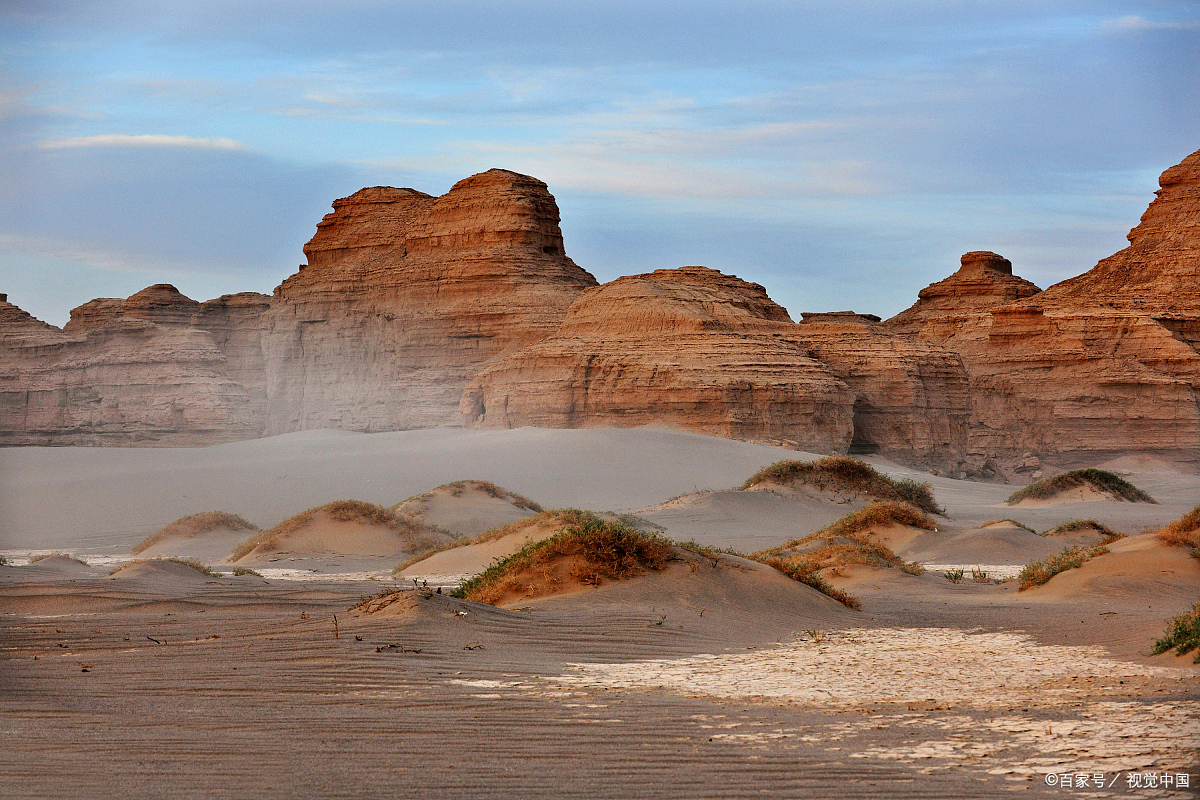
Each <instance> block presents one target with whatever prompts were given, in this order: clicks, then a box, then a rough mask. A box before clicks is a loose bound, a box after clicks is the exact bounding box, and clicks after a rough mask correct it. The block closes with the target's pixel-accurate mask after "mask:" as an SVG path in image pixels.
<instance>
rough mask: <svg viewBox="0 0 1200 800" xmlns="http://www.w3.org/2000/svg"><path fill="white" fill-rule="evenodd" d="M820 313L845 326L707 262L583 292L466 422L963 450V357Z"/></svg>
mask: <svg viewBox="0 0 1200 800" xmlns="http://www.w3.org/2000/svg"><path fill="white" fill-rule="evenodd" d="M815 316H816V317H818V318H830V317H832V318H833V319H835V320H836V321H835V322H829V323H826V322H817V323H805V324H803V325H795V324H793V323H792V321H791V318H790V317H789V316H788V314H787V312H786V311H785V310H784V309H783V308H782V307H781V306H779V305H777V304H776V303H775V302H774V301H772V300H771V299H770V298H769V297H768V296H767V294H766V292H765V291H764V290H763V287H761V286H759V285H758V284H752V283H746V282H745V281H742V280H739V279H738V278H735V277H732V276H729V275H723V274H721V273H719V272H716V271H715V270H710V269H706V268H704V267H684V268H681V269H673V270H657V271H655V272H652V273H649V274H646V275H635V276H630V277H625V278H619V279H617V280H615V281H613V282H612V283H608V284H605V285H603V286H600V287H598V288H595V289H590V290H588V291H587V292H585V293H584V294H583V295H582V296H581V297H580V298H579V299H578V300H577V301H576V302H575V303H574V304H573V305H572V306H571V308H570V310H569V311H568V312H567V316H566V318H565V319H564V320H563V324H562V325H561V326H560V327H559V329H558V331H557V333H555V335H554V336H552V337H551V338H549V339H546V340H543V341H541V342H538V343H536V344H533V345H530V346H529V347H527V348H525V349H523V350H520V351H518V352H516V353H513V354H512V355H509V356H507V357H505V358H502V359H500V360H498V361H496V362H493V363H492V364H490V365H489V366H488V367H486V368H485V369H484V370H483V371H482V372H481V373H480V374H479V375H477V376H476V377H475V379H474V380H473V381H472V383H471V385H470V386H468V388H467V390H466V392H465V393H464V395H463V401H462V412H463V417H464V419H465V420H466V423H467V424H468V425H470V426H474V427H517V426H521V425H537V426H542V427H606V426H621V427H632V426H639V425H656V426H662V427H675V428H683V429H686V430H693V431H697V432H701V433H708V434H713V435H718V436H728V437H731V438H737V439H746V440H752V441H772V442H780V443H785V444H789V445H793V446H797V447H801V448H805V449H810V450H817V451H820V452H842V451H845V450H846V449H847V448H848V447H849V446H850V445H851V441H852V440H853V439H855V438H856V437H858V438H859V440H860V441H859V443H860V445H862V446H863V449H870V450H888V451H891V450H903V451H904V452H906V453H909V454H912V453H914V452H915V453H916V457H918V458H925V457H928V458H941V457H945V456H951V457H953V456H956V455H961V448H962V446H963V445H964V444H965V431H966V419H967V397H966V392H965V388H966V379H965V373H963V371H962V367H961V365H960V364H959V363H958V359H957V357H956V356H954V355H953V354H950V353H946V352H942V351H938V350H937V348H933V347H930V346H929V345H925V344H923V343H920V342H902V341H900V337H897V336H896V335H894V334H890V333H875V332H873V331H872V330H871V329H870V327H868V326H865V325H863V324H862V322H863V321H869V318H866V317H861V316H860V315H853V314H852V315H851V316H852V317H853V318H854V320H855V321H854V322H850V321H844V320H846V317H845V316H844V315H840V314H834V315H815ZM898 356H899V357H898ZM955 448H957V449H958V452H955Z"/></svg>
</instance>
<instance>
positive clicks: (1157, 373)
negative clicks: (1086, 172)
mask: <svg viewBox="0 0 1200 800" xmlns="http://www.w3.org/2000/svg"><path fill="white" fill-rule="evenodd" d="M1160 183H1161V184H1162V188H1161V189H1160V190H1159V191H1158V193H1157V194H1158V197H1157V199H1155V200H1154V201H1153V202H1152V203H1151V204H1150V207H1149V208H1148V209H1147V211H1146V213H1145V214H1144V215H1143V217H1142V222H1141V224H1140V225H1138V226H1137V227H1135V228H1134V229H1133V230H1132V231H1131V232H1130V233H1129V241H1130V245H1129V247H1127V248H1125V249H1124V250H1122V251H1120V252H1119V253H1117V254H1115V255H1113V256H1110V257H1109V258H1106V259H1104V260H1102V261H1100V263H1099V264H1097V265H1096V267H1095V268H1093V269H1092V270H1090V271H1088V272H1087V273H1084V274H1083V275H1080V276H1079V277H1077V278H1072V279H1070V280H1067V281H1064V282H1062V283H1059V284H1056V285H1054V286H1052V287H1050V288H1049V289H1047V290H1046V291H1044V292H1037V291H1036V287H1034V286H1033V285H1032V284H1030V283H1028V282H1027V281H1021V280H1020V279H1019V278H1016V277H1015V276H1012V275H1011V266H1010V265H1008V262H1007V261H1003V260H1001V261H1002V263H998V262H997V259H998V258H999V257H998V256H995V254H990V253H989V254H972V253H968V254H967V255H966V256H963V269H961V270H959V272H957V273H955V275H952V276H951V277H950V278H947V279H946V280H944V281H941V282H939V283H935V284H933V285H932V286H930V287H928V288H926V289H925V290H923V291H922V292H921V293H920V298H921V299H920V300H919V301H918V302H917V304H916V305H914V306H913V307H912V308H910V309H908V310H907V311H904V312H902V313H901V314H898V315H897V316H895V317H893V318H892V319H890V320H888V321H887V322H885V323H883V326H884V327H885V328H889V329H891V330H894V331H896V332H898V333H904V334H910V335H917V336H919V337H920V338H921V339H923V340H925V341H929V342H933V343H937V344H940V345H943V346H945V347H948V348H950V349H952V350H954V351H955V352H957V353H959V354H960V355H961V356H962V359H963V362H964V363H965V364H966V367H967V370H968V372H969V374H970V380H971V398H972V423H971V432H970V446H969V450H970V452H971V454H972V460H973V462H974V464H975V465H976V468H977V469H979V470H980V471H981V472H982V473H983V474H988V473H989V472H990V471H1005V469H1007V468H1012V469H1016V468H1017V467H1018V466H1019V465H1018V464H1017V462H1019V461H1024V460H1025V459H1026V458H1027V457H1029V456H1030V455H1033V456H1035V457H1036V456H1041V457H1042V458H1045V459H1049V460H1050V461H1052V462H1055V463H1058V464H1062V465H1083V464H1085V463H1093V462H1096V461H1098V460H1103V459H1105V458H1107V457H1111V456H1115V455H1119V454H1124V453H1131V452H1154V453H1157V454H1159V455H1164V456H1167V457H1173V458H1176V459H1179V460H1185V461H1195V460H1197V459H1198V458H1200V405H1198V403H1197V389H1198V388H1200V352H1198V347H1200V224H1197V220H1198V219H1200V152H1197V153H1193V154H1192V155H1190V156H1188V157H1187V158H1186V159H1184V161H1183V162H1182V163H1181V164H1179V165H1178V166H1175V167H1172V168H1171V169H1168V170H1167V171H1166V172H1164V173H1163V175H1162V178H1161V179H1160ZM968 261H971V262H972V263H970V264H969V263H968ZM978 261H985V262H986V263H983V264H982V269H981V268H980V265H978V264H977V263H976V262H978ZM968 267H969V268H970V269H968ZM988 459H995V460H996V461H997V462H998V463H997V464H996V465H995V467H993V468H987V469H984V468H983V467H981V466H980V465H985V464H986V462H987V461H988Z"/></svg>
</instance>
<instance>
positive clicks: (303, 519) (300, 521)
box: [229, 500, 434, 561]
mask: <svg viewBox="0 0 1200 800" xmlns="http://www.w3.org/2000/svg"><path fill="white" fill-rule="evenodd" d="M320 514H324V515H325V517H326V518H327V519H330V520H334V521H336V522H358V523H361V524H363V525H375V526H378V527H382V528H387V529H389V530H391V531H394V532H395V533H397V534H398V535H400V536H402V537H404V538H405V539H406V540H407V542H406V546H407V547H408V549H410V550H417V549H427V548H428V547H429V546H430V544H431V543H432V541H434V540H433V539H432V538H431V537H430V536H429V533H428V532H427V530H426V529H425V528H424V526H422V525H420V524H419V523H417V522H415V521H413V520H412V519H410V518H408V517H406V516H404V515H403V514H399V513H397V512H395V511H393V510H392V509H390V508H384V507H383V506H380V505H375V504H374V503H366V502H363V501H362V500H338V501H335V502H333V503H326V504H325V505H323V506H317V507H316V508H310V509H308V510H307V511H302V512H301V513H299V514H297V515H296V516H294V517H289V518H288V519H285V520H284V521H283V522H281V523H279V524H278V525H276V526H275V527H274V528H271V529H270V530H267V531H263V532H262V533H260V534H258V535H257V536H255V537H253V538H251V539H248V540H246V541H244V542H242V543H241V544H239V545H238V546H237V547H235V548H234V549H233V552H232V553H231V554H230V556H229V560H230V561H238V560H239V559H242V558H245V557H246V556H248V555H250V554H251V553H253V552H254V551H255V550H269V549H271V548H274V547H276V546H278V544H279V543H280V541H281V540H282V539H284V538H286V537H287V536H288V535H289V534H292V533H295V532H296V531H297V530H299V529H300V528H302V527H304V526H305V525H307V524H309V523H310V522H312V521H313V519H315V518H316V517H317V516H318V515H320Z"/></svg>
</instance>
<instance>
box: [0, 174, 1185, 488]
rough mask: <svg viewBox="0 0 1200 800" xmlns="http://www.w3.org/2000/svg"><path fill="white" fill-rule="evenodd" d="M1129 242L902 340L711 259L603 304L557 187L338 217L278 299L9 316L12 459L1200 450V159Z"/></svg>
mask: <svg viewBox="0 0 1200 800" xmlns="http://www.w3.org/2000/svg"><path fill="white" fill-rule="evenodd" d="M1160 182H1161V184H1162V188H1161V190H1160V191H1159V192H1158V197H1157V199H1155V200H1154V202H1153V203H1151V204H1150V207H1149V208H1148V210H1147V211H1146V213H1145V215H1144V216H1143V217H1142V220H1141V223H1140V224H1139V225H1138V226H1137V227H1135V228H1134V229H1133V230H1132V231H1131V232H1130V234H1129V242H1130V244H1129V247H1127V248H1125V249H1124V250H1122V251H1121V252H1119V253H1117V254H1115V255H1113V256H1111V257H1110V258H1106V259H1104V260H1103V261H1101V262H1100V263H1099V264H1098V265H1096V267H1095V268H1094V269H1092V270H1091V271H1089V272H1087V273H1085V274H1083V275H1081V276H1079V277H1077V278H1073V279H1071V280H1068V281H1064V282H1063V283H1060V284H1058V285H1056V286H1052V287H1050V288H1049V289H1047V290H1046V291H1044V292H1042V291H1039V290H1038V287H1036V286H1034V285H1033V284H1032V283H1030V282H1028V281H1026V280H1023V279H1021V278H1019V277H1017V276H1015V275H1013V270H1012V264H1011V263H1010V262H1009V261H1008V260H1007V259H1005V258H1003V257H1002V256H999V255H997V254H995V253H986V252H973V253H967V254H966V255H964V256H963V257H962V264H961V268H960V269H959V270H958V271H957V272H956V273H954V274H953V275H951V276H950V277H949V278H947V279H945V280H943V281H940V282H938V283H935V284H933V285H931V286H929V287H927V288H925V289H924V290H922V291H921V292H920V294H919V299H918V301H917V303H916V304H915V305H913V306H912V307H911V308H909V309H908V310H906V311H904V312H902V313H901V314H898V315H897V316H895V317H893V318H892V319H890V320H887V321H886V322H880V321H879V320H878V318H876V317H874V316H872V315H870V314H856V313H854V312H850V311H843V312H823V313H806V314H804V315H803V322H801V323H800V324H796V323H793V322H792V320H791V319H790V317H789V316H788V314H787V312H786V311H785V310H784V309H783V308H782V307H780V306H779V305H777V304H776V303H774V302H773V301H772V300H771V299H770V298H769V297H768V296H767V294H766V292H765V291H764V290H763V288H762V287H761V286H758V285H757V284H751V283H746V282H745V281H741V280H739V279H737V278H734V277H732V276H728V275H722V274H721V273H719V272H716V271H713V270H709V269H705V268H703V267H684V268H682V269H676V270H658V271H656V272H653V273H649V274H645V275H634V276H629V277H625V278H620V279H618V280H616V281H613V282H612V283H609V284H605V285H604V286H596V281H595V280H594V279H593V278H592V276H591V275H590V274H588V273H587V272H585V271H584V270H582V269H580V268H579V267H578V266H576V265H575V264H574V263H573V262H572V261H571V260H570V259H569V258H567V256H566V254H565V250H564V248H563V241H562V234H561V231H560V229H559V225H558V208H557V206H556V204H555V201H554V198H553V197H552V196H551V195H550V193H549V191H548V190H547V188H546V186H545V184H543V183H542V182H541V181H538V180H536V179H534V178H530V177H527V176H524V175H518V174H516V173H513V172H507V171H504V170H490V171H488V172H485V173H481V174H479V175H474V176H472V177H470V178H467V179H465V180H463V181H460V182H458V183H457V184H455V185H454V187H453V188H451V190H450V191H449V192H447V193H446V194H444V195H442V196H441V197H436V198H435V197H432V196H430V195H427V194H424V193H422V192H418V191H415V190H412V189H393V188H390V187H372V188H368V189H363V190H361V191H359V192H356V193H355V194H353V195H351V196H350V197H347V198H343V199H340V200H337V201H335V202H334V204H333V212H332V213H331V214H328V215H326V217H325V218H324V219H323V220H322V221H321V222H320V223H319V224H318V226H317V232H316V235H314V236H313V238H312V240H311V241H309V242H308V244H307V245H306V246H305V248H304V252H305V255H306V256H307V259H308V264H307V265H305V266H302V267H301V269H300V271H299V272H298V273H296V274H295V275H292V276H291V277H289V278H288V279H287V280H285V281H283V283H282V284H281V285H280V286H279V287H278V288H277V289H276V290H275V292H274V295H273V296H272V297H267V296H264V295H258V294H253V293H242V294H234V295H225V296H223V297H220V298H217V299H216V300H210V301H208V302H205V303H197V302H196V301H194V300H191V299H189V298H187V297H184V296H183V295H182V294H180V293H179V292H178V291H177V290H175V288H174V287H171V286H168V285H166V284H159V285H156V286H151V287H148V288H147V289H144V290H143V291H141V292H138V293H137V294H135V295H133V296H131V297H129V298H126V299H120V298H99V299H96V300H92V301H90V302H88V303H84V304H83V305H81V306H79V307H78V308H76V309H75V310H74V311H73V312H72V314H71V321H70V322H69V323H67V325H66V326H65V327H64V328H63V329H61V330H60V329H58V328H56V327H54V326H52V325H47V324H45V323H43V322H40V321H38V320H36V319H34V318H33V317H31V316H30V315H29V314H26V313H25V312H23V311H21V310H20V309H19V308H17V307H16V306H14V305H12V304H10V303H8V302H7V301H6V300H7V298H4V297H3V296H0V444H8V445H14V444H176V445H178V444H207V443H211V442H216V441H227V440H231V439H240V438H248V437H253V436H259V435H263V434H264V433H267V434H270V433H281V432H287V431H294V430H301V429H306V428H317V427H333V428H343V429H349V430H358V431H381V430H396V429H402V428H413V427H429V426H440V425H458V424H463V422H464V421H465V423H466V424H468V425H470V426H475V427H508V426H517V425H541V426H548V427H584V426H636V425H648V424H652V425H661V426H671V427H678V428H684V429H687V430H694V431H699V432H703V433H709V434H716V435H721V436H729V437H734V438H739V439H749V440H760V441H773V442H782V443H788V444H791V445H794V446H799V447H803V448H807V449H811V450H819V451H839V452H840V451H844V450H846V449H847V448H849V449H851V450H857V451H860V452H882V453H885V454H888V455H890V456H892V457H895V458H899V459H903V460H908V461H913V462H919V463H922V464H924V465H927V466H941V467H943V468H947V469H950V470H951V471H953V472H956V473H958V472H962V471H967V472H969V473H973V474H976V475H984V476H990V475H994V474H999V473H1006V472H1012V471H1021V470H1025V471H1029V470H1032V469H1039V468H1040V467H1041V466H1042V465H1043V464H1047V465H1049V464H1055V465H1062V466H1067V465H1074V464H1075V463H1076V462H1085V461H1087V462H1095V461H1097V460H1101V459H1103V458H1105V457H1107V456H1110V455H1115V454H1123V453H1130V452H1143V451H1154V452H1156V453H1157V454H1159V455H1160V456H1161V455H1167V456H1171V457H1175V458H1178V459H1180V460H1193V461H1194V460H1197V459H1198V458H1200V403H1198V401H1197V389H1198V387H1200V152H1198V153H1194V154H1192V155H1191V156H1189V157H1188V158H1187V159H1185V160H1184V161H1183V162H1182V163H1181V164H1179V165H1178V166H1176V167H1172V168H1171V169H1169V170H1167V171H1166V172H1164V173H1163V175H1162V178H1161V180H1160Z"/></svg>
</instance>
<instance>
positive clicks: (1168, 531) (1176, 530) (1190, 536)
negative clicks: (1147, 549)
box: [1158, 506, 1200, 555]
mask: <svg viewBox="0 0 1200 800" xmlns="http://www.w3.org/2000/svg"><path fill="white" fill-rule="evenodd" d="M1158 538H1159V539H1162V540H1163V541H1164V542H1166V543H1167V544H1171V545H1175V546H1176V547H1188V548H1191V549H1192V552H1193V553H1194V554H1196V555H1200V552H1198V551H1200V506H1196V507H1195V508H1193V509H1192V510H1191V511H1189V512H1188V513H1186V514H1184V515H1183V516H1182V517H1180V518H1179V519H1177V520H1175V521H1174V522H1172V523H1171V524H1170V525H1168V526H1167V527H1165V528H1163V529H1162V530H1160V531H1159V532H1158Z"/></svg>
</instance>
